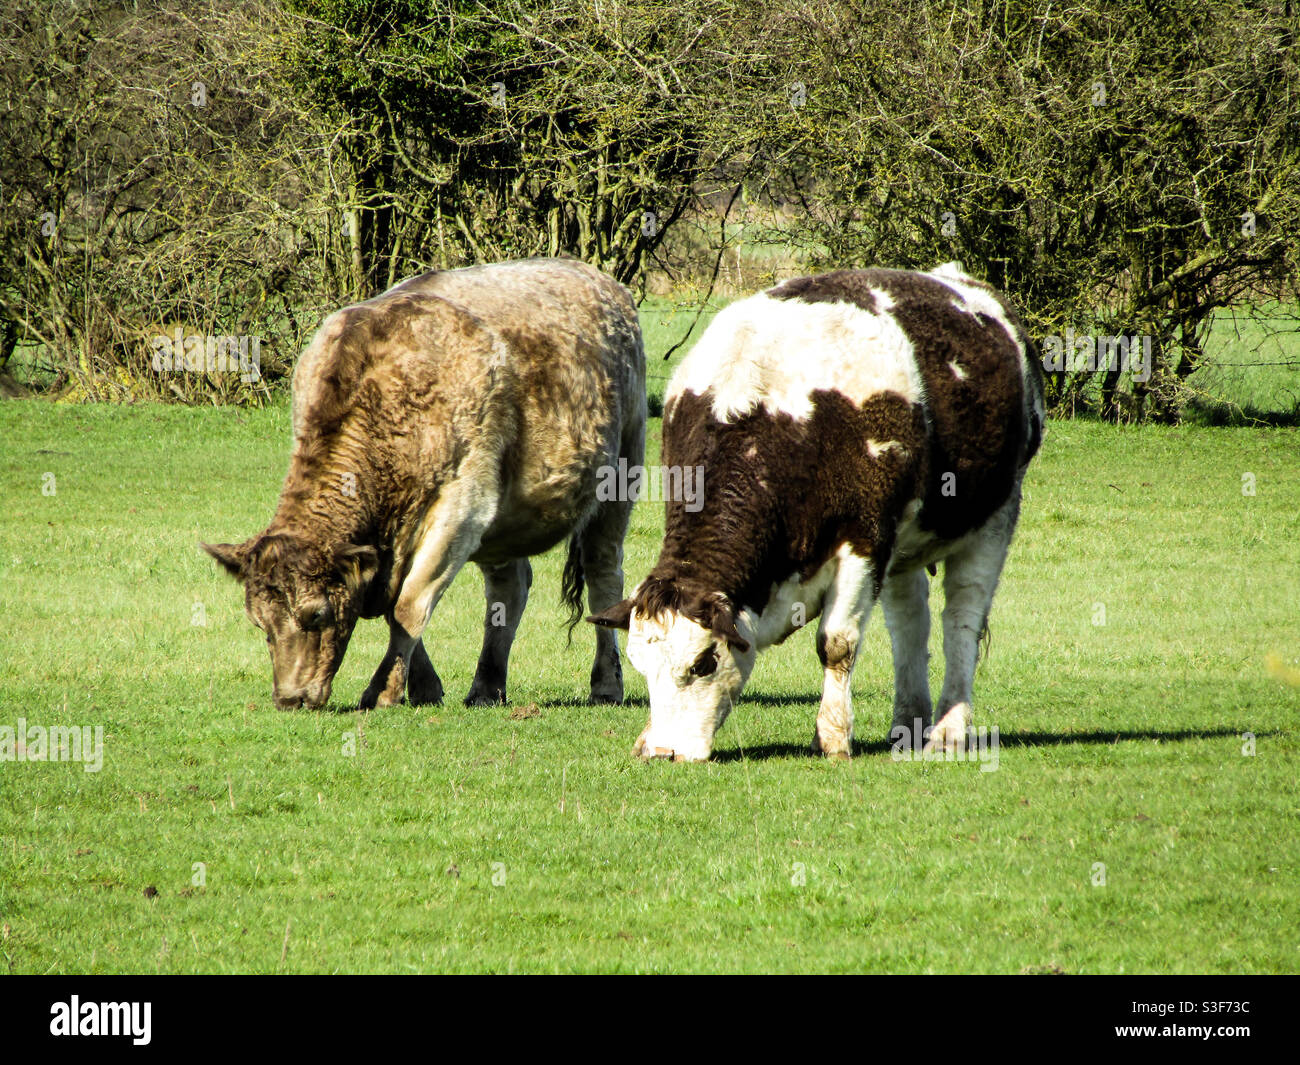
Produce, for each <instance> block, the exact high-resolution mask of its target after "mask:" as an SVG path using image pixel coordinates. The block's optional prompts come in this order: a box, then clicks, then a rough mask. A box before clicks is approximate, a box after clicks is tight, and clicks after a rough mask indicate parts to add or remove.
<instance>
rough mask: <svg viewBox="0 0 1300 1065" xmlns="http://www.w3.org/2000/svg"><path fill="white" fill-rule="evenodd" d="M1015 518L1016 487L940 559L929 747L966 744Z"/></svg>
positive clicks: (1018, 511)
mask: <svg viewBox="0 0 1300 1065" xmlns="http://www.w3.org/2000/svg"><path fill="white" fill-rule="evenodd" d="M1019 513H1020V491H1019V485H1017V486H1016V491H1015V492H1014V494H1013V495H1012V497H1011V498H1010V499H1009V500H1008V501H1007V502H1006V503H1005V504H1003V506H1002V508H1001V509H1000V510H998V511H997V512H996V513H994V515H993V516H992V517H991V518H989V520H988V521H987V522H985V523H984V525H983V526H981V527H980V528H979V529H978V530H977V531H976V532H974V533H972V534H971V535H970V536H969V537H968V538H967V539H966V541H965V542H964V543H963V544H962V545H961V546H960V547H959V548H957V550H956V551H954V552H953V553H952V554H950V555H949V556H948V557H947V558H946V559H944V564H943V594H944V607H943V657H944V674H943V692H942V694H941V695H940V696H939V720H938V721H937V722H936V723H935V726H934V730H933V732H931V734H930V741H929V743H928V744H927V746H928V747H931V748H940V749H944V748H948V749H956V748H961V747H964V746H965V744H966V734H967V730H968V729H969V728H970V726H971V722H972V721H973V713H972V711H971V688H972V685H973V682H974V678H975V662H976V658H977V657H978V653H979V639H980V634H981V633H982V632H983V631H984V624H985V622H986V621H987V620H988V615H989V608H990V607H991V606H992V605H993V593H994V592H995V591H996V590H997V586H998V578H999V576H1001V574H1002V564H1003V563H1004V562H1005V561H1006V557H1007V548H1008V547H1009V546H1010V544H1011V535H1012V533H1013V532H1015V528H1016V517H1017V515H1019Z"/></svg>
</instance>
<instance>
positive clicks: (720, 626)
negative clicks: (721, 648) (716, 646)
mask: <svg viewBox="0 0 1300 1065" xmlns="http://www.w3.org/2000/svg"><path fill="white" fill-rule="evenodd" d="M709 605H710V608H711V611H710V617H709V632H711V633H712V634H713V635H714V636H716V637H717V638H718V639H720V640H726V641H727V643H728V644H729V645H730V646H732V647H734V648H735V649H736V650H737V651H739V652H740V653H741V654H744V653H745V652H746V651H748V650H749V641H748V640H747V639H745V637H743V636H742V635H740V630H739V629H737V628H736V615H735V612H734V611H733V610H732V608H731V601H730V600H729V599H727V598H726V597H725V596H718V597H717V598H715V599H714V600H713V601H712V602H711V603H710V604H709Z"/></svg>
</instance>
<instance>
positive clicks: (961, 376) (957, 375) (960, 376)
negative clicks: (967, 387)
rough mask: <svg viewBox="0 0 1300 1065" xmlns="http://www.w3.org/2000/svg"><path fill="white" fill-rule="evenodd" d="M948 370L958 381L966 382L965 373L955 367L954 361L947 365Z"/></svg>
mask: <svg viewBox="0 0 1300 1065" xmlns="http://www.w3.org/2000/svg"><path fill="white" fill-rule="evenodd" d="M948 369H950V370H951V371H952V375H953V377H955V378H957V380H958V381H964V380H966V371H965V370H963V369H962V368H961V367H960V366H958V365H957V360H956V359H953V360H952V361H951V362H949V363H948Z"/></svg>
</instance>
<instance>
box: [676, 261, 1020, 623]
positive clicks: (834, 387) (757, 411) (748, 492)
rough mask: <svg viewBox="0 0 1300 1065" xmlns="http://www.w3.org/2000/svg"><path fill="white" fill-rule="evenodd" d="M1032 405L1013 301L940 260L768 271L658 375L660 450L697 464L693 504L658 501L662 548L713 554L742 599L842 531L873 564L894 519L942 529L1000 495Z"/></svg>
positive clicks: (891, 536)
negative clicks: (794, 274)
mask: <svg viewBox="0 0 1300 1065" xmlns="http://www.w3.org/2000/svg"><path fill="white" fill-rule="evenodd" d="M1041 412H1042V389H1041V376H1040V373H1039V371H1038V368H1037V366H1036V365H1035V364H1034V363H1033V362H1032V359H1031V355H1030V345H1029V342H1028V339H1027V337H1026V336H1025V334H1024V330H1023V328H1022V327H1021V325H1020V323H1019V321H1018V319H1017V318H1016V316H1015V314H1014V312H1013V311H1011V309H1010V308H1009V307H1008V306H1007V305H1006V303H1005V302H1004V301H1003V300H1002V299H1001V298H1000V297H998V296H997V295H996V294H995V293H994V292H993V290H992V289H991V288H989V287H988V286H985V285H982V284H980V283H979V282H975V281H973V280H972V279H970V278H968V277H966V276H965V275H963V274H961V273H960V272H959V271H958V270H956V269H955V268H952V267H941V268H940V269H939V270H936V271H934V272H932V273H930V274H919V273H912V272H908V271H895V270H878V269H873V270H844V271H835V272H833V273H827V274H822V275H818V276H814V277H808V278H800V279H797V280H794V281H789V282H786V283H784V284H782V285H779V286H777V287H776V288H774V289H771V290H769V291H767V292H765V293H761V294H759V295H757V296H753V297H750V298H749V299H746V300H742V301H739V302H738V303H735V304H732V305H731V306H729V307H727V308H725V309H724V310H723V311H722V312H720V313H719V314H718V316H717V317H716V318H715V319H714V322H713V323H712V324H711V325H710V327H709V329H708V330H707V331H706V333H705V335H704V336H703V337H702V338H701V340H700V341H699V343H698V344H697V345H696V346H695V348H694V349H692V351H691V353H690V354H689V355H688V356H687V358H686V359H684V360H683V362H682V364H681V365H680V366H679V367H678V369H677V371H676V373H674V375H673V378H672V380H671V382H670V383H669V387H668V390H667V394H666V402H665V422H664V456H665V457H664V461H665V463H667V464H670V465H676V464H681V465H693V464H695V463H701V462H702V463H703V464H705V465H706V467H707V470H706V475H705V476H706V482H705V498H706V501H707V502H706V506H705V508H704V510H705V513H702V514H698V515H691V514H687V513H685V512H684V510H683V509H682V507H681V506H680V505H677V504H674V503H671V502H670V504H669V529H668V536H667V540H666V554H672V553H678V554H685V553H686V552H688V551H694V552H697V553H698V552H699V551H700V550H701V548H700V546H699V545H701V544H706V543H707V544H710V545H711V546H710V550H711V551H712V550H717V551H721V552H724V553H725V552H727V551H729V552H730V554H732V555H735V556H736V557H735V558H729V557H724V556H723V555H722V554H720V555H719V557H718V558H717V559H715V560H713V561H712V562H711V564H713V565H715V566H716V567H717V568H720V569H736V570H738V571H739V570H746V571H747V572H746V575H745V579H744V582H743V585H744V592H743V593H742V598H743V599H744V600H745V601H747V602H750V603H758V602H760V601H761V600H762V599H763V597H764V596H765V595H766V594H767V589H768V588H770V587H771V585H772V584H773V583H774V582H779V581H781V580H783V579H785V577H787V576H788V575H789V574H790V573H792V572H794V571H796V570H797V571H800V572H802V574H803V575H804V577H805V578H808V577H810V576H811V575H812V574H813V573H814V572H816V570H817V568H818V567H819V566H820V565H822V564H823V563H824V562H825V561H826V560H827V559H828V558H829V556H830V554H831V553H832V552H833V551H834V550H835V549H836V547H837V545H839V544H842V543H848V544H849V545H850V546H851V548H852V549H853V550H854V551H855V552H856V553H858V554H861V555H863V556H867V557H872V558H875V559H877V561H881V562H883V561H884V559H883V557H882V556H888V555H889V553H890V552H891V551H892V548H893V544H894V541H895V536H896V533H897V532H898V530H899V526H900V525H902V524H904V523H906V524H907V525H908V527H909V532H910V531H911V530H912V529H915V528H917V527H919V528H921V529H923V530H924V531H925V537H926V538H927V539H928V538H933V539H935V540H938V541H943V542H951V541H953V540H956V539H958V538H960V537H961V536H963V535H964V534H966V533H967V532H970V531H972V530H973V529H975V528H977V527H979V526H980V525H981V524H982V523H983V522H984V521H986V520H987V519H988V517H989V516H990V515H991V514H992V513H993V512H994V511H995V510H997V509H998V508H999V507H1000V506H1001V505H1002V504H1003V503H1005V502H1006V500H1007V498H1008V497H1009V495H1010V494H1011V492H1012V491H1013V490H1014V486H1015V484H1016V483H1017V479H1018V477H1019V471H1020V469H1021V468H1022V467H1023V466H1024V464H1025V463H1027V462H1028V460H1029V458H1030V457H1031V456H1032V454H1033V452H1034V450H1036V448H1037V446H1038V439H1039V437H1040V435H1041V417H1042V413H1041ZM713 526H716V528H714V527H713ZM741 541H743V543H741ZM727 542H732V543H736V544H737V545H738V546H733V547H731V548H720V549H719V548H715V547H714V546H712V545H717V544H725V543H727ZM688 543H689V544H690V545H692V546H690V547H689V548H688V547H687V546H686V545H687V544H688ZM669 545H671V546H669ZM745 552H752V553H753V554H754V555H756V556H757V557H759V558H761V560H762V561H761V562H760V563H759V564H758V566H757V568H756V570H754V572H748V570H750V569H754V563H753V561H752V559H749V558H745V557H742V556H743V555H744V553H745ZM883 568H884V567H883V566H880V567H878V569H877V573H878V574H880V573H883Z"/></svg>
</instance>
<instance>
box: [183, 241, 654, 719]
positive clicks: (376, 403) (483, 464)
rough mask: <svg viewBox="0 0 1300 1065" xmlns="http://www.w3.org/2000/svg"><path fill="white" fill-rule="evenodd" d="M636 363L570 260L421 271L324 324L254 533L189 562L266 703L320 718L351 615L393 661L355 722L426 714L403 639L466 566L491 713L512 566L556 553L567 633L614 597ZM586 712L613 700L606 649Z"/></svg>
mask: <svg viewBox="0 0 1300 1065" xmlns="http://www.w3.org/2000/svg"><path fill="white" fill-rule="evenodd" d="M645 419H646V399H645V354H644V351H643V350H642V345H641V332H640V327H639V325H638V322H637V313H636V307H635V305H634V304H633V302H632V299H631V297H630V296H629V295H628V292H627V290H626V289H624V288H623V286H622V285H620V284H618V283H617V282H616V281H614V280H613V279H612V278H609V277H607V276H605V275H604V274H602V273H601V272H600V271H598V270H596V269H594V268H593V267H590V266H587V265H585V264H583V263H580V262H575V261H571V260H560V259H530V260H527V261H523V262H512V263H501V264H497V265H492V266H477V267H471V268H468V269H464V270H448V271H439V272H435V273H430V274H425V275H423V276H421V277H416V278H412V279H411V280H409V281H404V282H402V283H401V284H400V285H398V286H396V287H395V288H393V289H391V290H390V291H388V292H386V293H384V294H383V295H381V296H377V297H375V298H374V299H372V300H368V301H367V302H365V303H360V304H357V305H355V306H352V307H345V308H344V309H343V310H341V311H337V312H336V313H334V314H332V315H330V316H329V317H328V318H327V319H326V320H325V322H324V324H323V325H322V326H321V328H320V330H319V331H318V332H317V334H316V337H315V339H314V340H313V341H312V343H311V345H310V346H309V347H308V348H307V350H306V351H305V352H304V353H303V355H302V357H301V359H299V361H298V365H297V367H296V369H295V371H294V378H293V431H294V444H293V455H292V458H291V460H290V466H289V472H288V475H287V476H286V477H285V481H284V487H283V489H282V491H281V494H280V503H279V507H278V509H277V510H276V513H275V517H274V518H273V519H272V521H271V524H270V526H269V527H268V528H267V529H266V531H265V532H262V533H260V534H258V535H256V536H254V537H252V538H251V539H249V540H247V541H246V542H244V543H243V544H239V545H233V544H218V545H215V546H213V545H206V544H205V545H204V547H205V549H206V550H207V551H208V552H209V553H210V554H211V555H212V556H213V557H214V558H216V560H217V561H218V562H219V563H221V565H222V566H224V567H225V568H226V569H227V570H228V571H229V572H230V573H231V574H233V575H234V576H235V577H237V578H238V579H239V580H240V581H242V582H243V584H244V586H245V590H246V609H247V611H248V615H249V617H250V618H251V619H252V621H253V623H254V624H255V625H256V626H257V627H258V628H260V629H262V630H263V631H264V632H265V633H266V638H267V643H268V644H269V645H270V649H271V661H272V668H273V673H274V697H275V702H276V705H277V706H280V707H282V708H284V707H293V706H299V705H307V706H319V705H321V704H322V703H324V702H325V701H326V700H327V699H328V698H329V695H330V686H331V684H332V682H333V678H334V674H335V672H336V671H337V670H338V667H339V663H340V662H341V661H342V659H343V653H344V651H345V650H346V648H347V644H348V639H349V637H350V636H351V634H352V629H353V627H354V625H355V624H356V621H357V619H358V618H359V617H379V616H384V617H385V618H387V620H388V625H389V646H388V652H387V654H386V655H385V656H384V659H383V661H382V662H381V664H380V666H379V669H378V671H377V672H376V673H375V676H374V679H373V680H372V681H371V682H370V686H369V687H368V688H367V689H366V692H365V694H364V695H363V696H362V698H361V706H362V707H363V708H368V707H373V706H388V705H391V704H393V703H397V702H400V701H401V699H402V697H403V694H404V693H405V692H407V691H408V690H409V693H410V699H411V702H413V703H434V702H438V701H440V700H441V698H442V694H443V692H442V682H441V681H440V680H439V678H438V674H437V673H436V672H435V671H434V668H433V665H432V663H431V662H430V661H429V657H428V655H427V654H426V653H425V650H424V646H423V643H422V642H421V634H422V633H423V632H424V628H425V624H426V623H427V622H428V620H429V616H430V614H431V613H432V611H433V608H434V606H435V605H437V602H438V599H439V598H440V597H441V595H442V594H443V592H444V591H446V589H447V587H448V586H449V585H450V584H451V582H452V580H453V578H454V577H455V576H456V573H457V572H458V571H459V570H460V568H461V567H462V566H463V565H464V564H465V563H466V562H475V563H477V564H478V566H479V568H480V569H481V570H482V572H483V578H484V584H485V590H486V595H487V618H486V621H485V623H484V628H483V649H482V653H481V654H480V656H479V660H478V668H477V670H476V672H475V675H474V681H473V685H472V687H471V688H470V692H469V695H468V697H467V698H466V700H465V702H466V703H467V704H481V703H491V702H498V701H501V702H504V701H505V697H506V668H507V662H508V658H509V654H510V646H511V644H512V643H513V641H514V635H515V630H516V629H517V628H518V625H519V619H520V615H521V614H522V613H523V609H524V604H525V602H526V601H527V598H528V588H529V585H530V584H531V582H532V569H531V567H530V566H529V563H528V558H529V556H531V555H535V554H538V553H539V552H542V551H545V550H547V549H548V548H550V547H551V546H552V545H554V544H556V543H558V542H559V541H560V540H562V539H564V538H565V537H568V538H569V552H568V562H567V565H566V566H565V572H564V598H565V601H566V602H567V603H568V605H569V608H570V610H571V612H572V618H573V620H574V621H575V622H576V621H578V620H581V617H582V612H581V606H582V603H581V599H582V591H583V584H584V580H585V583H586V586H587V590H588V604H589V607H590V609H592V610H603V609H605V608H607V607H608V606H609V605H610V604H612V603H616V602H618V601H619V600H620V599H621V598H622V596H623V571H622V559H623V536H624V533H625V531H626V529H627V521H628V516H629V514H630V510H631V502H630V501H623V502H620V501H617V500H615V501H610V502H599V503H598V502H597V497H596V487H597V483H598V480H599V477H600V473H601V471H602V470H606V469H608V468H609V467H610V466H611V465H616V464H617V463H618V461H619V460H620V458H622V459H626V460H627V461H628V462H630V463H633V464H636V463H639V462H640V461H641V458H642V453H643V449H644V443H645ZM597 635H598V639H597V641H596V660H595V665H594V666H593V668H592V671H591V699H592V701H594V702H614V703H617V702H621V701H622V699H623V676H622V670H621V666H620V664H619V657H618V645H617V642H616V640H615V638H614V634H613V633H605V632H602V633H598V634H597Z"/></svg>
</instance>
